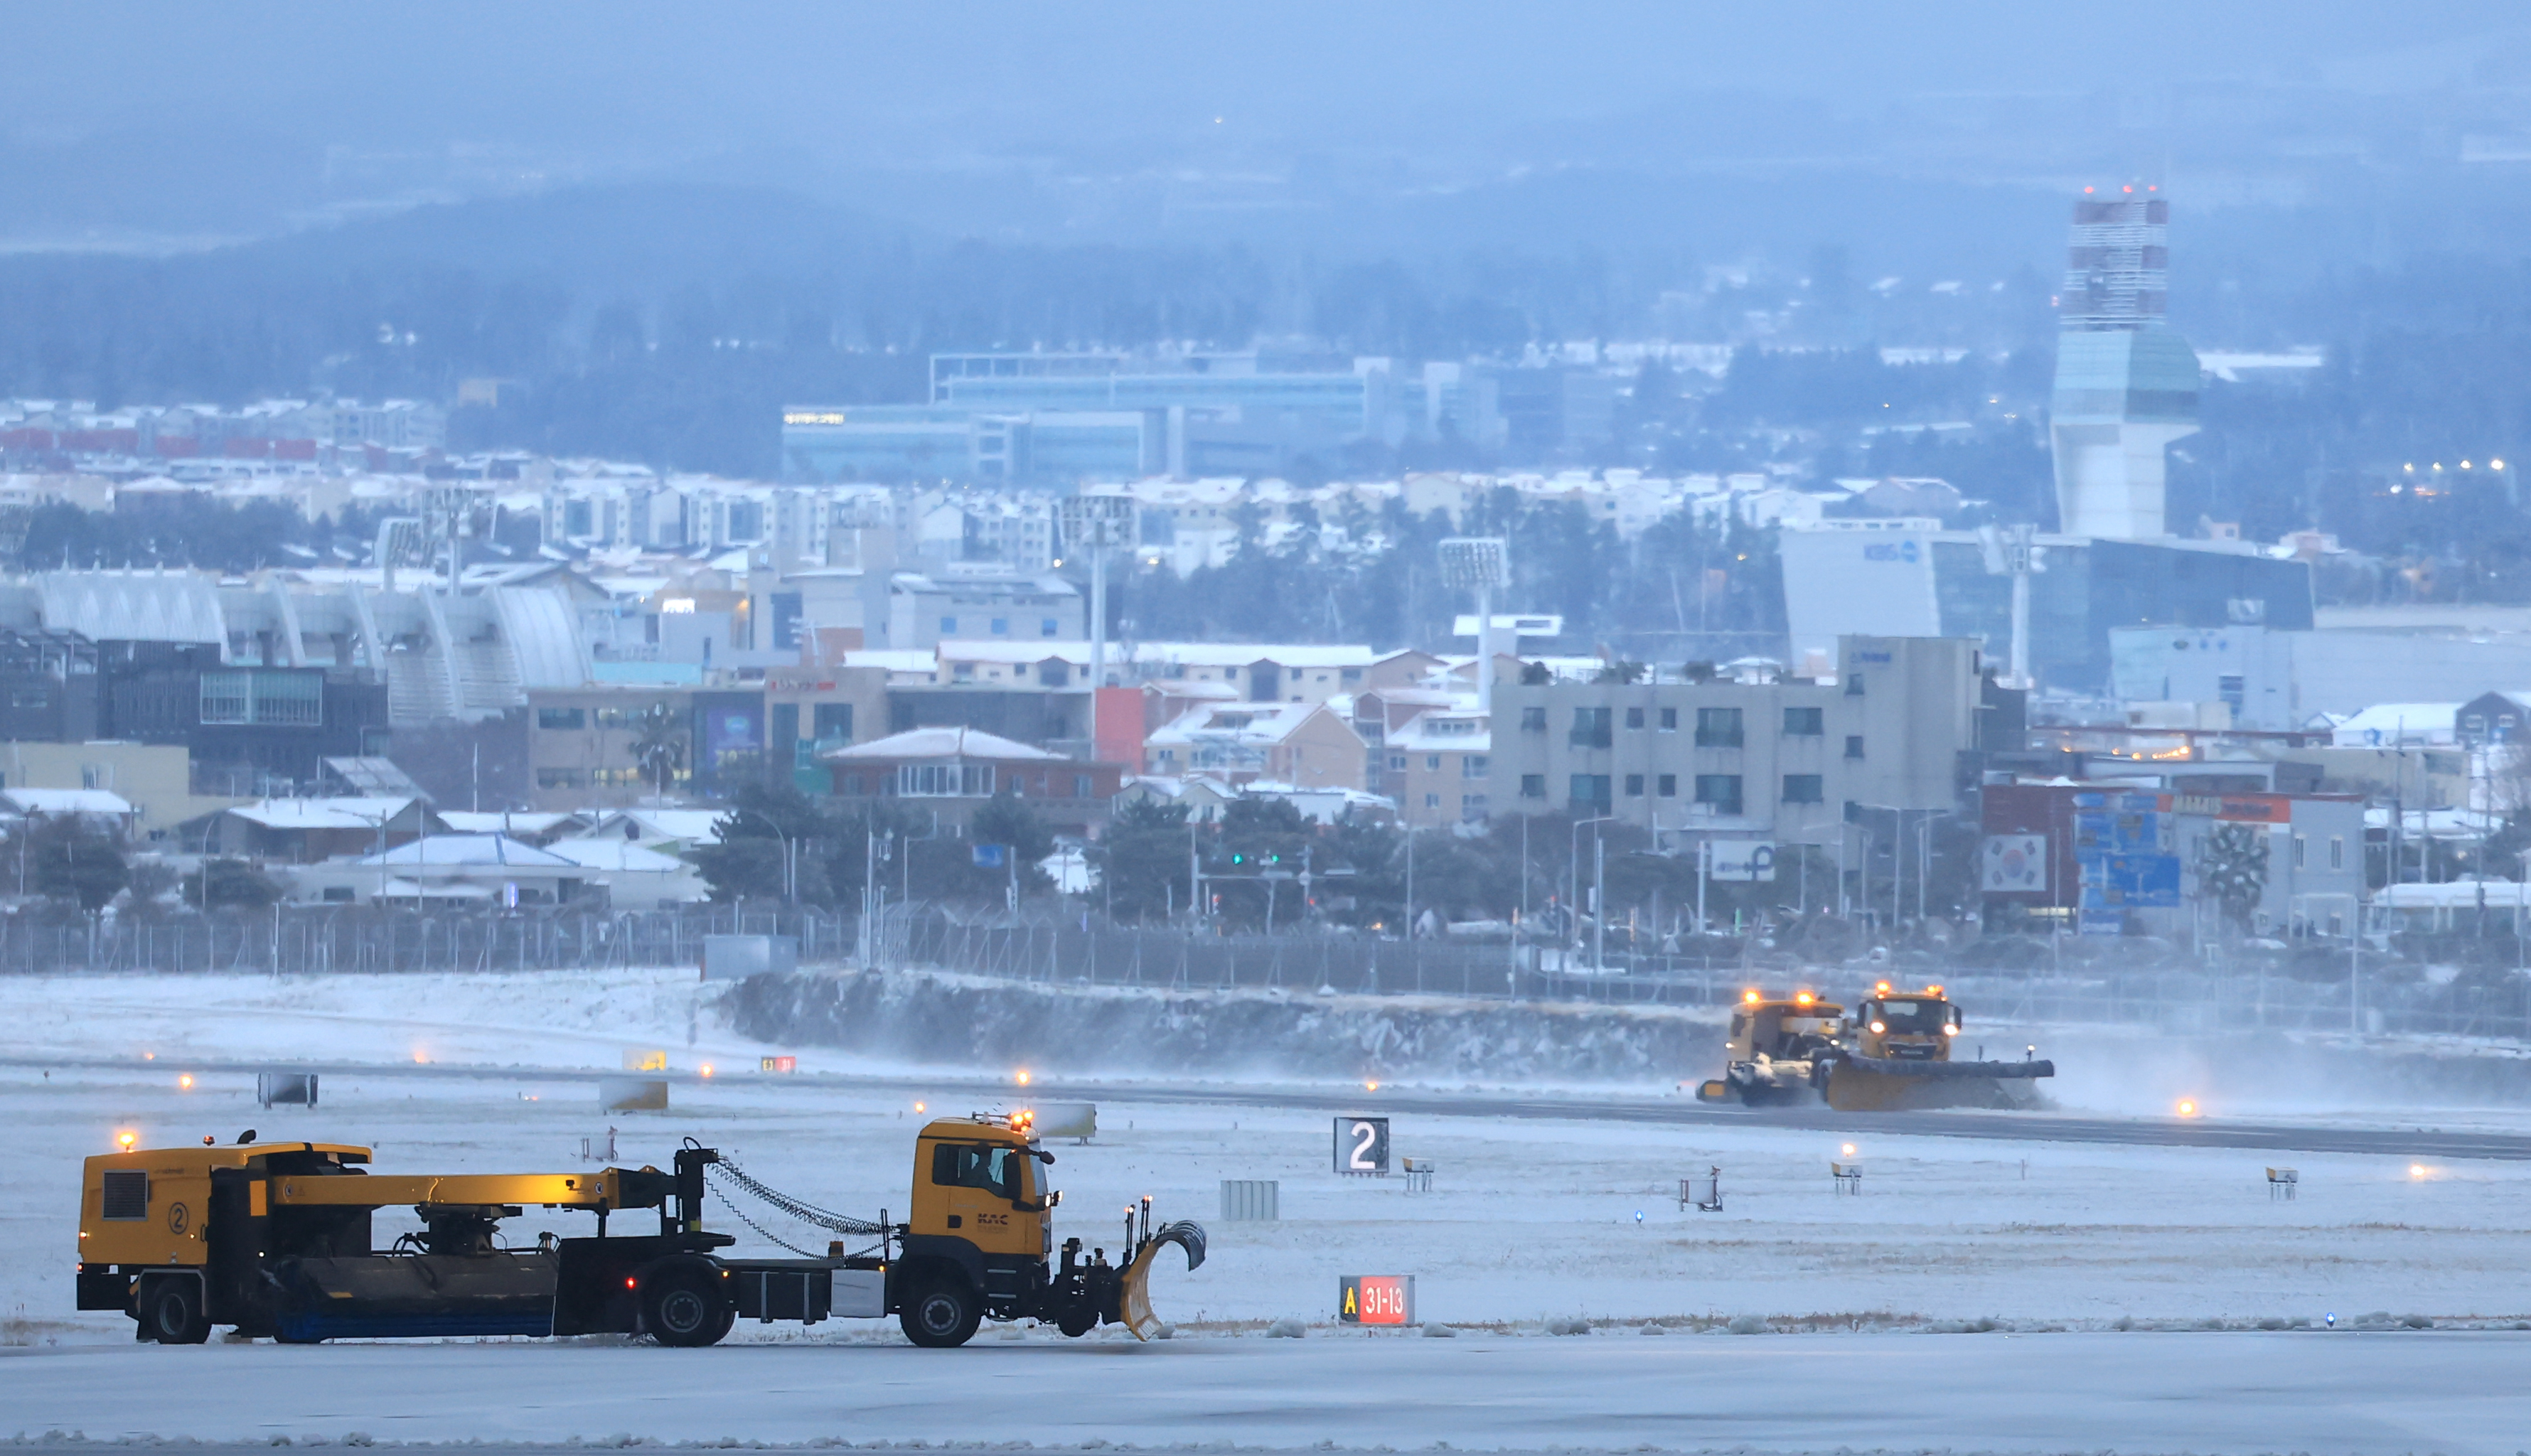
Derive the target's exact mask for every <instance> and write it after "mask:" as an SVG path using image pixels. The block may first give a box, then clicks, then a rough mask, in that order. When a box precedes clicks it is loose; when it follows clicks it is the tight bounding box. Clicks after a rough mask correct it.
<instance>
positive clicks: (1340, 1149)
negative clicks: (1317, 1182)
mask: <svg viewBox="0 0 2531 1456" xmlns="http://www.w3.org/2000/svg"><path fill="white" fill-rule="evenodd" d="M1335 1150H1336V1171H1337V1172H1339V1173H1350V1174H1352V1175H1353V1176H1355V1177H1357V1178H1385V1177H1387V1176H1388V1119H1387V1118H1385V1117H1339V1118H1337V1119H1336V1149H1335Z"/></svg>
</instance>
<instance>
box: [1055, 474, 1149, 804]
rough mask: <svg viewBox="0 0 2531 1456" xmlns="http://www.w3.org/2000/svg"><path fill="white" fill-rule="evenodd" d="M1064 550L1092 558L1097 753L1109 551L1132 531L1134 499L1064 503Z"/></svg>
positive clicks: (1105, 498) (1092, 683) (1092, 709)
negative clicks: (1099, 692) (1099, 691)
mask: <svg viewBox="0 0 2531 1456" xmlns="http://www.w3.org/2000/svg"><path fill="white" fill-rule="evenodd" d="M1061 521H1062V524H1063V549H1064V550H1065V552H1067V553H1072V552H1080V553H1083V554H1085V555H1087V556H1088V557H1089V560H1090V723H1089V727H1090V742H1091V745H1092V750H1091V752H1092V755H1093V756H1097V743H1098V690H1099V689H1101V688H1104V687H1106V686H1107V552H1108V549H1109V548H1110V547H1113V546H1120V545H1125V544H1127V543H1128V538H1129V537H1130V535H1131V534H1132V527H1133V524H1134V502H1133V499H1132V498H1131V497H1129V496H1122V495H1076V496H1073V497H1071V498H1070V499H1068V500H1066V501H1064V502H1063V505H1062V508H1061Z"/></svg>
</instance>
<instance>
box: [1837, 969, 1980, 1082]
mask: <svg viewBox="0 0 2531 1456" xmlns="http://www.w3.org/2000/svg"><path fill="white" fill-rule="evenodd" d="M1846 1032H1847V1045H1848V1046H1850V1047H1851V1048H1852V1049H1853V1051H1854V1053H1855V1054H1856V1055H1858V1056H1867V1057H1880V1058H1884V1059H1885V1060H1888V1061H1902V1062H1947V1061H1949V1060H1950V1059H1951V1038H1952V1037H1954V1036H1958V1035H1959V1034H1960V1009H1959V1008H1958V1007H1956V1006H1954V1005H1952V1004H1951V1003H1950V1002H1948V1001H1946V1000H1944V999H1943V998H1942V988H1941V987H1940V986H1938V985H1929V986H1927V987H1925V988H1924V989H1923V990H1921V991H1893V990H1891V989H1890V988H1889V982H1887V981H1885V980H1884V981H1882V982H1880V983H1879V984H1877V985H1875V986H1874V987H1873V988H1872V994H1871V995H1870V996H1869V997H1866V998H1865V999H1864V1000H1863V1001H1862V1002H1860V1003H1859V1004H1857V1005H1856V1006H1855V1008H1854V1016H1853V1018H1852V1019H1851V1020H1850V1021H1849V1022H1848V1024H1847V1027H1846Z"/></svg>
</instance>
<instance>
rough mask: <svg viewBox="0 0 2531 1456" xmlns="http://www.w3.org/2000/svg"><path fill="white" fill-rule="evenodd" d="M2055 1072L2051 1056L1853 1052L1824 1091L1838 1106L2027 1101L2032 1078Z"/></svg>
mask: <svg viewBox="0 0 2531 1456" xmlns="http://www.w3.org/2000/svg"><path fill="white" fill-rule="evenodd" d="M2055 1075H2056V1064H2055V1063H2054V1062H2050V1061H2026V1062H1936V1061H1901V1060H1898V1059H1896V1058H1892V1057H1870V1056H1849V1057H1842V1058H1839V1059H1838V1060H1837V1062H1836V1063H1835V1064H1834V1067H1833V1068H1832V1069H1831V1070H1830V1071H1829V1073H1828V1086H1827V1087H1826V1088H1825V1089H1824V1092H1825V1094H1826V1096H1827V1098H1828V1106H1830V1107H1832V1108H1834V1109H1836V1110H1837V1111H1839V1112H1890V1111H1899V1110H1907V1109H1914V1108H1920V1107H2003V1108H2009V1107H2027V1106H2033V1105H2036V1104H2037V1102H2038V1090H2037V1089H2036V1088H2034V1087H2032V1086H2031V1085H2030V1084H2031V1083H2032V1082H2033V1081H2035V1080H2036V1079H2038V1078H2041V1077H2053V1076H2055Z"/></svg>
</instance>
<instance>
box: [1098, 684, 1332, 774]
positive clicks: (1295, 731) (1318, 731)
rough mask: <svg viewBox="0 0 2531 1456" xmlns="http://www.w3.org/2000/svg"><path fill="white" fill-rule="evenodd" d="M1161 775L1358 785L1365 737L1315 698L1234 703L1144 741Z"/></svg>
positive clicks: (1148, 763)
mask: <svg viewBox="0 0 2531 1456" xmlns="http://www.w3.org/2000/svg"><path fill="white" fill-rule="evenodd" d="M1143 764H1144V767H1145V769H1146V771H1148V772H1151V773H1158V774H1184V773H1190V772H1198V771H1202V772H1208V773H1211V774H1214V775H1217V776H1218V777H1220V778H1222V779H1223V780H1225V781H1226V782H1228V783H1231V784H1234V785H1237V784H1247V783H1251V782H1254V781H1256V780H1259V779H1270V780H1272V781H1274V782H1276V783H1281V784H1289V785H1292V786H1294V787H1296V788H1302V789H1330V788H1339V789H1360V788H1361V787H1362V786H1363V766H1364V765H1363V747H1362V736H1361V735H1360V734H1358V733H1356V732H1354V730H1353V725H1352V724H1351V723H1349V722H1347V721H1346V720H1345V719H1344V718H1343V717H1341V716H1339V715H1338V714H1337V713H1335V712H1334V711H1333V710H1331V709H1329V708H1328V707H1327V706H1326V705H1325V704H1324V703H1316V702H1236V703H1218V704H1207V705H1204V706H1200V707H1197V708H1194V709H1192V710H1190V711H1189V712H1188V713H1186V715H1185V716H1183V717H1181V718H1179V719H1178V720H1177V721H1176V722H1173V723H1171V724H1169V725H1168V726H1167V727H1165V728H1162V729H1160V730H1159V731H1158V732H1155V733H1153V735H1152V736H1151V737H1150V738H1149V739H1148V740H1146V741H1145V743H1144V747H1143Z"/></svg>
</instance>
